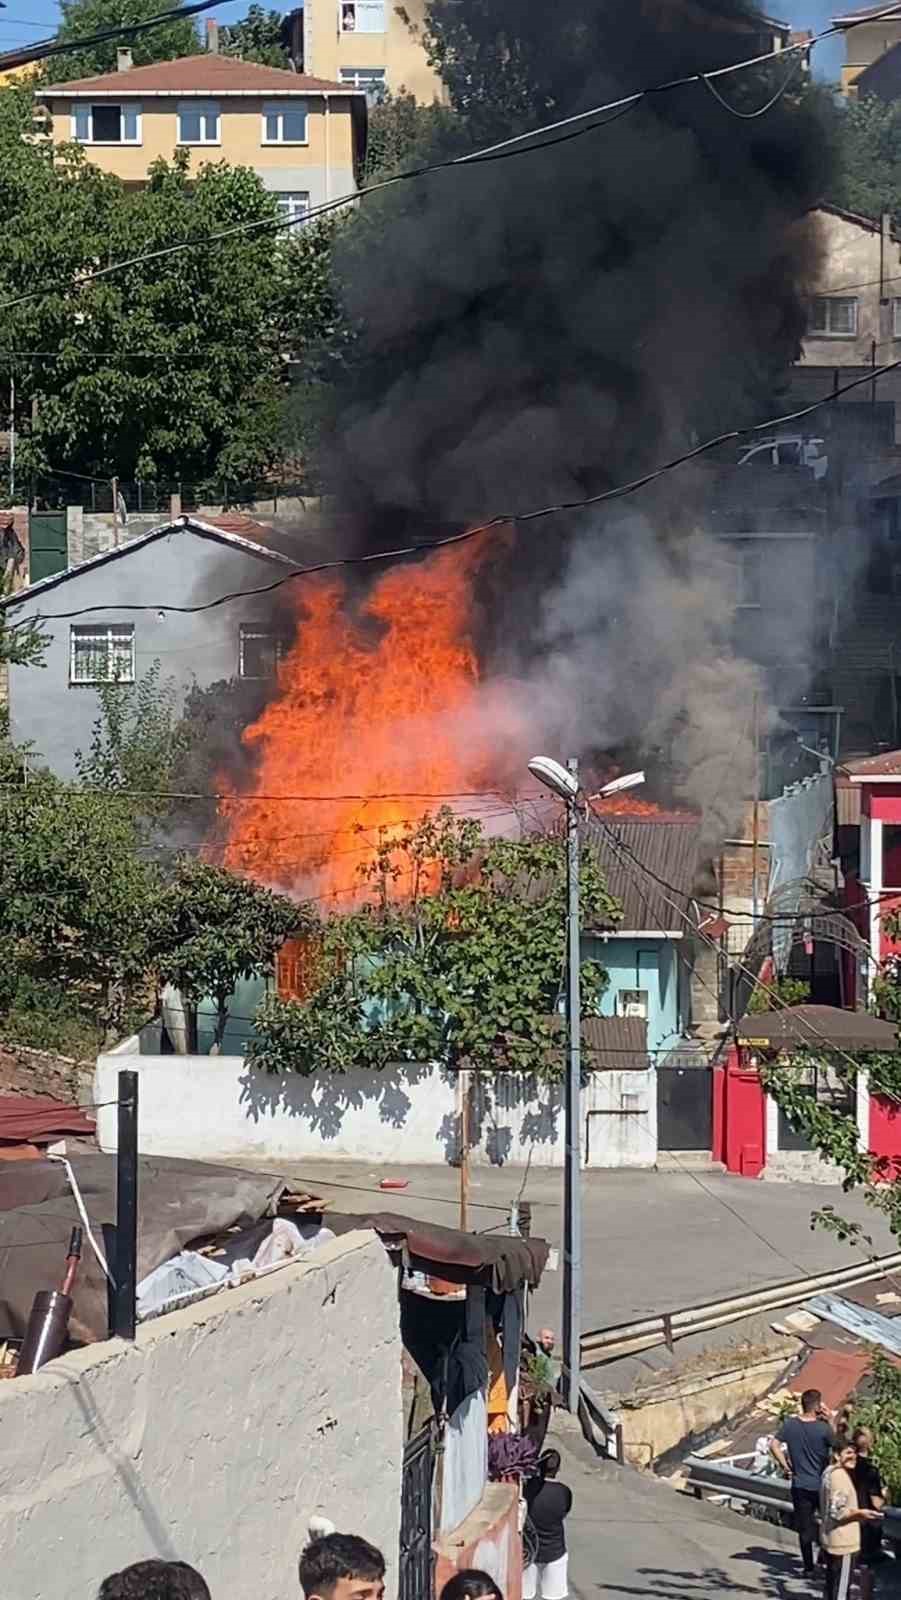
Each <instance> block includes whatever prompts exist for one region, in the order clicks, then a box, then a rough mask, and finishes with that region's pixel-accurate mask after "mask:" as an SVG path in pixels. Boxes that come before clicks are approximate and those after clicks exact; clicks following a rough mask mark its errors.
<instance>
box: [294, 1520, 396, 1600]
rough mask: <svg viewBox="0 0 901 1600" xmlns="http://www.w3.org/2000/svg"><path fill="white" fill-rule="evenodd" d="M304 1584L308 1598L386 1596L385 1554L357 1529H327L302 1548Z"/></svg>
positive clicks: (350, 1599) (333, 1599)
mask: <svg viewBox="0 0 901 1600" xmlns="http://www.w3.org/2000/svg"><path fill="white" fill-rule="evenodd" d="M300 1584H301V1588H302V1589H303V1592H304V1594H305V1595H306V1600H314V1597H315V1600H383V1596H384V1593H385V1558H384V1556H383V1555H382V1552H381V1550H377V1549H376V1547H375V1545H374V1544H369V1543H368V1541H367V1540H366V1539H360V1538H359V1537H358V1536H357V1535H356V1534H354V1533H327V1534H325V1535H324V1536H323V1537H322V1538H321V1539H311V1541H310V1543H309V1544H308V1545H307V1547H306V1549H305V1550H303V1551H301V1556H300Z"/></svg>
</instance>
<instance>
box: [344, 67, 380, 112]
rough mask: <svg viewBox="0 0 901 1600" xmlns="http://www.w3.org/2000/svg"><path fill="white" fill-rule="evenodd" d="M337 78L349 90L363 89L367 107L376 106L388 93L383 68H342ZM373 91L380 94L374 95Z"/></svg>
mask: <svg viewBox="0 0 901 1600" xmlns="http://www.w3.org/2000/svg"><path fill="white" fill-rule="evenodd" d="M339 78H340V81H341V82H342V83H345V84H346V85H347V87H348V88H349V89H364V90H365V92H366V99H367V101H368V103H369V105H378V104H379V103H380V102H381V101H382V100H383V99H384V97H385V95H386V93H387V91H388V73H387V70H386V68H385V67H342V68H341V71H340V73H339ZM374 90H378V91H380V92H379V93H378V94H374V93H373V91H374Z"/></svg>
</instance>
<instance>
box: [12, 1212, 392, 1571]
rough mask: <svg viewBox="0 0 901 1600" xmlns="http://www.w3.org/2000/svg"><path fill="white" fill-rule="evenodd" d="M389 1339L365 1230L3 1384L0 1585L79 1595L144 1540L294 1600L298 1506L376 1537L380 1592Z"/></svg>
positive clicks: (386, 1269) (387, 1473) (381, 1285)
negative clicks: (131, 1334)
mask: <svg viewBox="0 0 901 1600" xmlns="http://www.w3.org/2000/svg"><path fill="white" fill-rule="evenodd" d="M400 1374H401V1346H400V1336H399V1331H398V1313H397V1294H396V1287H395V1281H394V1270H393V1268H392V1267H391V1264H390V1262H389V1260H388V1258H387V1256H386V1254H385V1251H384V1248H383V1246H382V1244H381V1243H380V1241H379V1240H378V1239H377V1238H375V1236H374V1235H373V1234H370V1233H351V1234H345V1236H344V1237H343V1238H342V1239H338V1240H336V1241H335V1242H334V1243H332V1244H329V1245H327V1246H325V1247H324V1248H323V1249H322V1251H320V1252H318V1253H317V1255H316V1256H315V1258H313V1259H311V1260H310V1261H309V1262H308V1263H306V1264H301V1265H298V1266H292V1267H286V1268H284V1269H283V1270H282V1271H281V1272H278V1273H274V1274H273V1275H272V1276H271V1277H269V1278H266V1279H264V1280H262V1281H261V1282H259V1283H256V1284H247V1285H245V1286H244V1287H242V1288H240V1289H234V1290H231V1291H226V1292H225V1293H223V1294H221V1295H219V1296H217V1297H216V1298H215V1299H212V1300H208V1301H205V1302H202V1303H200V1304H198V1305H195V1306H192V1307H190V1308H188V1309H187V1310H184V1311H179V1312H175V1313H173V1314H172V1315H171V1316H168V1317H163V1318H160V1319H159V1320H158V1321H156V1322H150V1323H147V1324H145V1325H144V1326H143V1327H142V1328H139V1330H138V1337H137V1339H136V1341H135V1343H134V1344H133V1345H128V1344H124V1343H123V1342H122V1341H121V1340H112V1341H110V1342H109V1343H104V1344H99V1345H92V1346H88V1347H87V1348H86V1349H84V1350H81V1351H78V1352H75V1353H73V1354H71V1355H67V1356H63V1357H61V1358H60V1359H59V1360H58V1361H55V1362H52V1363H51V1365H50V1366H49V1367H46V1368H44V1370H43V1371H42V1372H40V1373H37V1374H36V1375H35V1376H34V1377H30V1378H18V1379H15V1380H14V1381H13V1382H11V1383H0V1549H2V1579H0V1593H2V1595H3V1597H4V1600H96V1595H97V1588H98V1585H99V1583H100V1582H101V1580H102V1579H103V1578H104V1577H106V1576H107V1574H108V1573H110V1572H115V1571H118V1570H119V1569H120V1568H122V1567H123V1566H128V1565H130V1563H131V1562H133V1561H139V1560H146V1559H147V1558H148V1557H150V1556H160V1557H163V1558H164V1559H168V1560H173V1559H181V1560H185V1561H189V1562H191V1563H192V1564H193V1565H194V1566H196V1567H197V1569H198V1570H199V1571H200V1572H202V1573H203V1575H204V1577H205V1578H206V1580H207V1582H208V1583H209V1586H210V1589H211V1592H212V1594H213V1596H214V1597H215V1600H220V1597H222V1600H225V1597H227V1596H231V1597H233V1600H239V1597H244V1596H246V1597H247V1600H251V1597H252V1600H298V1597H299V1595H300V1589H299V1585H298V1580H297V1557H298V1553H299V1551H300V1548H301V1546H302V1545H303V1544H304V1543H305V1541H306V1538H307V1530H308V1526H309V1521H310V1518H311V1517H312V1516H315V1515H317V1514H318V1515H320V1516H325V1517H327V1518H329V1520H330V1521H332V1522H334V1523H335V1524H336V1525H337V1526H338V1527H339V1528H340V1529H342V1530H347V1531H353V1532H356V1533H361V1534H363V1535H365V1536H366V1537H368V1538H369V1539H371V1540H373V1542H374V1543H376V1544H377V1545H378V1546H379V1547H380V1549H382V1550H383V1551H384V1553H385V1556H386V1559H387V1562H388V1589H389V1593H394V1592H396V1584H397V1545H398V1531H399V1516H400V1472H401V1457H402V1409H401V1393H400Z"/></svg>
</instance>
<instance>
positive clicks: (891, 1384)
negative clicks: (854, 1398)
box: [852, 1350, 901, 1505]
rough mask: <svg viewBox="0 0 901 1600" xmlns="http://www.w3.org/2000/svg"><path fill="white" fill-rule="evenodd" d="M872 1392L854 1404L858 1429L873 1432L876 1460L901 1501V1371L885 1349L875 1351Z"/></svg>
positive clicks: (891, 1494)
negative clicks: (884, 1353) (885, 1354)
mask: <svg viewBox="0 0 901 1600" xmlns="http://www.w3.org/2000/svg"><path fill="white" fill-rule="evenodd" d="M867 1378H868V1393H867V1394H866V1395H865V1396H864V1397H862V1398H861V1399H860V1400H859V1401H858V1402H857V1403H856V1404H855V1406H854V1410H853V1416H852V1421H853V1425H854V1427H855V1428H869V1430H870V1432H871V1433H872V1435H873V1460H874V1461H875V1463H876V1465H877V1467H878V1468H879V1471H880V1472H881V1474H882V1481H883V1483H884V1485H885V1492H886V1497H887V1499H888V1501H889V1504H890V1505H898V1504H901V1371H899V1369H898V1368H897V1367H896V1366H894V1365H893V1363H892V1362H891V1361H889V1359H888V1357H887V1356H884V1355H883V1354H882V1352H881V1351H879V1350H875V1351H874V1352H873V1362H872V1365H871V1367H870V1369H869V1372H868V1373H867Z"/></svg>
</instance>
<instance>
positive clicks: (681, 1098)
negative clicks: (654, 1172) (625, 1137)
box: [657, 1067, 713, 1151]
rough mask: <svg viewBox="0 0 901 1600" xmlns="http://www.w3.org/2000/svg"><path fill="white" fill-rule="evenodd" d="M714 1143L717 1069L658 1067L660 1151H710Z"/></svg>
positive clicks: (658, 1135)
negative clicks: (714, 1081)
mask: <svg viewBox="0 0 901 1600" xmlns="http://www.w3.org/2000/svg"><path fill="white" fill-rule="evenodd" d="M712 1145H713V1069H712V1068H711V1067H658V1068H657V1148H658V1150H707V1151H710V1150H711V1149H712Z"/></svg>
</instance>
